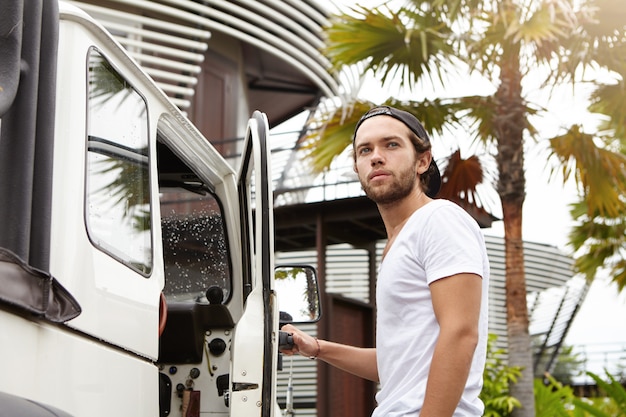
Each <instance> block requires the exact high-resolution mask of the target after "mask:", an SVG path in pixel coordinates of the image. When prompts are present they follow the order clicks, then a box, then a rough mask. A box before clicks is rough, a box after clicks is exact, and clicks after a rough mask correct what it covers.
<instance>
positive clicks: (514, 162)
mask: <svg viewBox="0 0 626 417" xmlns="http://www.w3.org/2000/svg"><path fill="white" fill-rule="evenodd" d="M589 1H591V0H589ZM582 3H583V4H582V5H579V6H578V7H577V8H575V7H574V6H573V2H572V1H568V0H545V1H539V0H413V1H408V2H406V5H404V6H401V7H399V8H397V9H395V10H392V9H391V8H390V7H388V6H380V7H377V8H372V9H367V8H364V7H359V6H356V7H354V8H352V9H351V10H350V11H349V12H347V13H340V14H338V15H337V16H335V17H334V18H333V19H332V20H331V24H330V25H329V27H328V28H327V29H326V37H327V40H326V54H327V56H328V57H329V59H330V60H331V62H332V63H333V64H334V66H335V69H336V70H337V71H340V70H342V69H343V68H346V67H354V66H358V68H360V69H362V70H363V71H364V72H365V73H366V72H369V73H372V74H374V75H375V76H377V77H379V78H380V80H381V82H382V83H383V84H387V85H389V82H390V80H399V83H400V87H404V88H407V87H410V86H414V85H419V84H420V83H422V85H424V84H433V83H434V82H437V81H439V82H441V85H445V84H446V80H447V79H448V78H447V77H449V76H450V74H451V73H452V72H451V71H461V70H465V71H466V72H467V73H471V74H473V75H479V76H480V77H482V78H483V79H486V80H488V81H490V82H491V83H492V85H493V93H492V94H490V95H476V96H470V97H454V98H441V99H434V100H420V101H417V100H408V101H402V100H397V99H393V98H390V99H388V100H387V102H386V103H385V104H390V105H393V106H396V107H400V108H403V109H404V110H407V111H411V112H412V113H414V114H415V115H416V116H417V117H418V118H420V119H421V120H422V121H423V122H424V124H425V125H426V128H427V129H428V130H429V131H430V132H431V133H439V134H441V133H442V132H443V130H444V128H445V127H449V126H458V127H464V128H465V129H466V131H468V132H473V134H472V136H473V137H474V139H477V140H480V141H481V142H482V143H483V144H484V146H485V148H486V149H488V150H491V152H493V154H494V155H495V161H496V165H497V169H498V172H497V174H496V175H497V186H496V188H497V193H498V196H499V199H500V202H501V208H502V215H503V221H504V229H505V237H504V240H505V254H506V302H507V322H508V355H509V364H510V365H512V366H520V367H522V369H523V373H522V377H521V378H520V379H519V381H518V383H516V384H515V385H513V386H512V387H511V393H512V395H513V396H515V397H516V398H518V399H519V400H520V402H521V403H522V408H521V409H517V410H515V412H514V413H515V415H516V416H534V415H535V413H534V395H533V375H532V369H533V367H532V355H531V342H530V337H529V332H528V311H527V304H526V285H525V272H524V253H523V248H522V207H523V203H524V198H525V192H526V191H525V174H524V140H525V139H529V138H532V139H547V138H542V137H541V136H540V134H539V132H537V130H536V129H535V128H534V126H533V125H532V123H531V120H533V118H534V117H538V116H539V115H541V114H542V112H543V110H542V108H541V107H540V106H536V105H532V103H529V102H528V101H527V99H526V96H525V92H524V90H523V86H522V84H523V83H522V81H523V80H524V79H525V77H527V76H529V74H531V73H532V72H533V70H535V69H541V70H542V71H543V73H544V74H546V76H545V85H546V86H557V85H560V84H562V83H564V82H571V83H572V86H574V85H576V82H577V81H579V80H580V75H579V73H578V72H577V71H578V70H580V69H582V68H586V67H588V66H590V65H592V64H594V65H596V66H598V67H608V64H607V62H606V60H604V61H603V60H602V59H601V49H603V48H605V47H606V49H607V50H610V51H611V53H612V54H614V55H613V56H614V57H615V59H614V61H615V62H618V61H619V57H623V56H624V54H621V55H619V54H618V51H617V49H615V48H618V47H620V48H623V47H624V46H623V45H625V44H626V42H625V40H624V37H623V33H624V27H623V24H622V26H621V27H620V26H619V25H617V24H615V25H613V28H615V33H613V34H611V35H606V34H604V35H602V34H599V33H597V32H598V28H599V26H598V25H597V24H596V23H595V22H596V21H595V20H594V19H598V18H602V17H603V16H604V15H600V14H597V13H595V9H592V8H590V7H589V6H590V5H589V4H587V3H585V2H582ZM618 3H621V0H596V1H595V2H594V4H597V5H600V6H602V7H603V8H604V9H610V8H612V10H613V11H614V12H616V13H622V12H621V4H618ZM608 16H615V15H614V14H611V13H608ZM593 30H596V33H594V32H593ZM583 51H584V53H582V52H583ZM613 51H615V52H613ZM581 53H582V55H581ZM622 59H623V58H622ZM616 67H617V64H615V65H614V66H613V67H609V69H611V70H615V68H616ZM603 88H607V87H605V86H600V87H599V89H598V90H597V92H596V94H597V95H598V100H597V101H596V103H595V104H596V106H597V107H600V106H603V105H604V102H603V101H602V99H600V96H601V95H602V94H603V93H602V92H603V91H604V90H602V89H603ZM622 97H623V94H622V95H621V96H616V97H615V98H616V100H619V99H621V100H622V101H620V103H621V104H622V106H623V104H624V101H623V98H622ZM372 104H374V103H368V102H366V101H362V100H358V99H354V100H351V101H350V102H347V103H343V106H341V108H337V109H336V108H333V107H331V106H328V107H325V108H323V109H322V111H320V112H319V113H318V114H317V115H316V116H315V119H314V120H311V122H310V128H311V133H310V135H309V136H308V138H309V139H310V140H311V141H310V142H309V143H308V146H310V150H311V154H310V156H311V158H312V161H313V165H314V167H315V168H316V169H318V170H323V169H325V168H327V167H329V165H330V162H331V161H332V160H333V159H334V157H335V156H336V155H338V154H340V153H341V152H342V151H343V150H344V149H345V148H346V147H347V146H349V145H350V141H351V134H352V131H353V128H354V125H355V123H356V120H357V119H358V117H359V116H360V115H361V114H362V113H363V111H364V110H366V109H367V108H369V107H370V106H371V105H372ZM376 104H381V103H376ZM621 108H623V107H621ZM592 110H593V109H592ZM598 110H600V109H596V111H598ZM605 113H606V114H608V115H609V116H619V117H617V118H615V119H611V120H616V121H617V125H618V126H620V127H621V130H618V129H614V131H613V132H612V133H611V134H609V136H613V137H614V136H618V137H621V138H624V137H625V136H624V132H625V131H626V124H624V123H623V120H624V113H623V112H622V113H621V114H620V113H615V114H613V113H611V112H610V111H609V110H607V111H606V112H605ZM581 130H582V129H581V128H580V127H576V126H574V127H572V128H570V129H568V130H566V132H565V133H564V134H563V135H560V136H559V137H558V138H554V139H553V140H552V141H551V142H550V143H551V144H552V145H553V146H554V147H553V153H554V155H556V156H557V157H558V158H559V159H560V160H561V161H562V162H563V163H564V166H565V167H570V168H564V169H565V171H564V172H565V173H566V174H571V173H572V172H573V173H575V175H574V177H575V179H576V180H578V181H579V183H580V185H581V189H582V190H583V193H582V199H583V201H584V202H585V203H586V209H587V215H588V217H589V218H590V219H591V218H593V217H594V215H595V214H596V213H598V212H600V213H605V214H609V213H612V214H611V215H613V216H617V213H620V211H619V209H615V208H616V207H621V208H622V211H621V214H622V216H623V214H624V213H625V212H624V211H623V206H624V200H623V198H621V197H620V195H624V194H625V193H624V184H626V175H624V166H625V165H624V155H623V154H620V153H619V152H620V150H621V151H623V150H624V146H623V144H624V142H623V140H622V142H621V144H622V146H621V148H616V147H615V146H613V147H612V148H611V147H603V146H602V145H601V144H597V143H593V145H596V146H595V149H596V150H597V151H598V152H592V153H591V154H585V155H580V154H579V153H576V152H575V151H574V150H575V149H576V148H577V146H578V138H580V135H577V133H580V132H581ZM593 137H595V135H594V136H593ZM559 145H561V146H562V147H563V148H564V149H563V148H560V147H559ZM591 145H592V144H589V146H591ZM600 151H601V152H600ZM579 157H581V158H583V161H584V162H581V160H579V159H578V158H579ZM452 159H453V158H451V160H452ZM572 161H573V162H572ZM609 161H610V162H609ZM620 164H621V165H620ZM454 165H457V166H468V164H452V168H451V169H454ZM469 166H471V167H472V169H471V170H470V172H473V173H474V174H480V175H475V177H474V178H475V181H476V180H478V179H480V180H482V177H481V175H482V172H479V170H480V164H470V165H469ZM589 166H594V167H597V169H596V170H588V169H587V168H588V167H589ZM620 166H621V168H620ZM448 168H450V164H448V167H447V168H446V171H447V172H448V174H449V175H446V174H444V176H445V179H444V188H443V190H444V191H445V189H446V187H447V188H448V194H449V195H450V194H452V195H455V194H456V193H458V191H459V190H461V191H463V192H462V193H461V194H460V195H465V196H466V195H467V193H468V192H470V193H472V192H474V191H475V188H472V187H473V185H474V186H475V181H474V184H473V185H472V184H471V183H470V184H468V185H466V186H460V185H459V183H458V182H457V181H455V178H459V176H457V175H454V174H453V173H451V172H449V171H450V170H448ZM608 168H613V171H610V172H611V174H612V176H611V177H607V175H606V174H607V172H609V171H607V169H608ZM566 177H567V175H566ZM599 179H601V181H599ZM607 183H608V185H607ZM464 187H465V188H466V189H465V190H464ZM467 187H470V188H467ZM611 189H612V190H615V191H614V192H609V190H611ZM450 190H453V191H450ZM478 197H479V196H478V195H477V194H475V193H474V195H473V196H472V198H471V201H473V202H479V201H480V199H479V198H478ZM609 207H613V208H614V210H612V211H605V210H607V209H608V208H609ZM581 233H582V232H581Z"/></svg>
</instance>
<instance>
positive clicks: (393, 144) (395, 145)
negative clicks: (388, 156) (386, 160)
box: [387, 142, 398, 148]
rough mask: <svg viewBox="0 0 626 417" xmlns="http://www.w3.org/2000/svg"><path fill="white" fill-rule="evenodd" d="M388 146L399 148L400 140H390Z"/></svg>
mask: <svg viewBox="0 0 626 417" xmlns="http://www.w3.org/2000/svg"><path fill="white" fill-rule="evenodd" d="M387 147H388V148H397V147H398V142H389V143H388V144H387Z"/></svg>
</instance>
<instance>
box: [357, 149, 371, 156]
mask: <svg viewBox="0 0 626 417" xmlns="http://www.w3.org/2000/svg"><path fill="white" fill-rule="evenodd" d="M369 151H370V148H361V149H359V154H360V155H363V154H366V153H368V152H369Z"/></svg>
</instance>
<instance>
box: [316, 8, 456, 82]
mask: <svg viewBox="0 0 626 417" xmlns="http://www.w3.org/2000/svg"><path fill="white" fill-rule="evenodd" d="M324 33H325V37H326V47H325V49H324V53H325V54H326V56H327V57H328V58H329V60H330V61H331V63H332V64H333V66H334V68H335V69H336V70H338V69H340V68H341V67H343V66H346V65H354V64H357V63H363V64H364V69H365V70H366V71H367V70H371V71H372V72H373V73H374V74H377V75H378V76H380V79H381V81H382V82H383V83H385V82H386V81H387V80H388V79H391V78H392V77H393V78H394V79H398V80H400V83H401V84H402V85H405V84H406V83H409V84H410V85H412V84H414V83H416V82H417V81H418V80H420V79H422V78H424V77H432V75H433V74H438V76H439V78H441V77H442V75H441V73H440V71H442V69H443V68H445V65H444V63H445V62H446V61H447V59H446V58H445V55H446V54H448V55H452V54H453V50H452V46H451V45H450V40H449V37H450V34H451V30H450V28H448V27H447V26H446V25H445V24H444V23H442V21H441V20H439V19H438V18H437V14H436V13H424V12H423V11H415V10H411V9H407V8H402V9H400V10H399V11H392V10H390V9H389V8H387V7H385V6H381V7H380V8H373V9H368V8H365V7H362V6H356V7H355V8H353V9H352V13H351V14H341V15H338V16H336V17H334V18H333V19H331V24H330V25H329V26H328V27H327V28H326V29H325V32H324Z"/></svg>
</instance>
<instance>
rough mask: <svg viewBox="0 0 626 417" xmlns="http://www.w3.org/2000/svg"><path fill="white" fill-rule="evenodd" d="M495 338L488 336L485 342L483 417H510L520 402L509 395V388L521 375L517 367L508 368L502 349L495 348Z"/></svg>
mask: <svg viewBox="0 0 626 417" xmlns="http://www.w3.org/2000/svg"><path fill="white" fill-rule="evenodd" d="M496 339H497V336H496V335H494V334H490V335H489V340H488V342H487V363H486V365H485V371H484V373H483V390H482V392H481V394H480V399H481V400H482V401H483V402H484V403H485V413H484V414H483V415H484V417H505V416H509V415H511V412H512V411H513V409H514V408H516V407H518V408H519V407H521V404H520V402H519V401H518V400H517V399H516V398H513V397H512V396H510V395H509V386H510V385H511V383H515V382H517V379H518V378H519V377H520V375H521V374H522V371H521V368H520V367H519V366H508V365H507V364H506V362H505V360H504V358H505V357H506V355H505V352H504V350H503V349H498V348H496V346H495V343H496Z"/></svg>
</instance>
